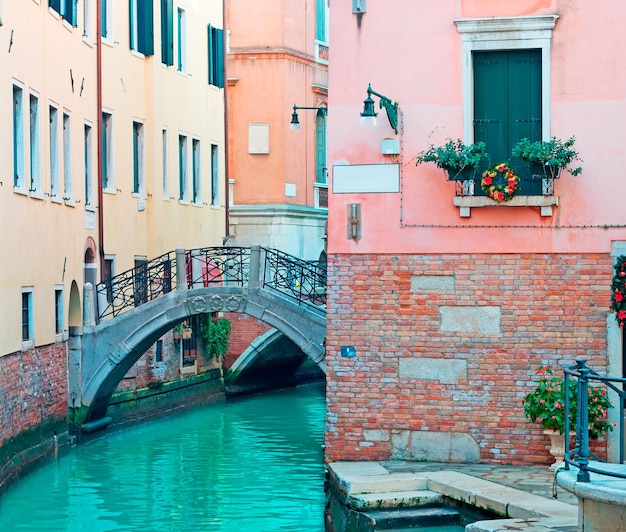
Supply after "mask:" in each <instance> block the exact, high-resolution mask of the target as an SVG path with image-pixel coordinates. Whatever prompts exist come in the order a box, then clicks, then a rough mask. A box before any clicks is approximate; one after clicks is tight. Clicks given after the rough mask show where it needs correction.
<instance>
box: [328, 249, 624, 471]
mask: <svg viewBox="0 0 626 532" xmlns="http://www.w3.org/2000/svg"><path fill="white" fill-rule="evenodd" d="M328 273H329V280H328V287H329V303H328V319H327V355H326V357H327V358H326V361H327V416H328V418H327V432H326V459H327V461H336V460H385V459H403V460H404V459H410V460H444V461H482V462H491V463H513V464H522V463H549V462H550V460H551V457H550V455H549V453H548V450H547V446H548V444H549V441H548V439H547V437H546V436H544V435H543V434H542V429H541V427H540V426H539V425H537V424H532V423H531V422H530V421H528V420H526V418H525V417H524V414H523V410H522V403H521V401H522V398H523V397H524V396H525V395H526V394H527V393H528V392H529V391H530V390H531V389H533V388H534V387H535V386H536V383H535V379H536V376H535V371H536V369H537V368H538V366H540V365H547V366H551V367H552V368H554V369H555V370H556V371H558V372H560V368H561V367H562V366H563V365H570V364H573V363H574V360H575V359H576V358H581V357H583V358H585V359H587V360H588V361H589V364H590V366H591V367H593V368H594V369H596V370H598V371H600V372H603V373H604V372H605V371H606V317H607V312H608V310H609V304H610V285H611V275H612V259H611V257H610V256H609V255H608V254H606V255H604V254H590V255H570V254H566V255H558V254H511V255H470V254H467V255H442V256H425V255H413V256H390V255H335V256H330V257H329V269H328ZM342 346H354V347H355V348H356V356H355V357H353V358H350V357H342V356H341V347H342ZM602 447H603V444H602V442H600V443H599V444H596V447H595V448H596V450H602Z"/></svg>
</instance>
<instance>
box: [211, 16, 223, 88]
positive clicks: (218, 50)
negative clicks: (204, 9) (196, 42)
mask: <svg viewBox="0 0 626 532" xmlns="http://www.w3.org/2000/svg"><path fill="white" fill-rule="evenodd" d="M223 34H224V32H223V30H221V29H219V28H215V27H214V26H211V25H210V24H209V29H208V41H209V85H215V86H216V87H220V88H223V87H224V44H223V42H224V41H223Z"/></svg>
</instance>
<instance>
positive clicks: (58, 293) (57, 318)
mask: <svg viewBox="0 0 626 532" xmlns="http://www.w3.org/2000/svg"><path fill="white" fill-rule="evenodd" d="M63 304H64V302H63V286H60V285H57V286H55V287H54V334H55V335H57V336H58V335H61V334H63V329H64V326H65V323H64V320H63Z"/></svg>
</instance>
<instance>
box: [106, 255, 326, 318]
mask: <svg viewBox="0 0 626 532" xmlns="http://www.w3.org/2000/svg"><path fill="white" fill-rule="evenodd" d="M255 249H256V250H257V251H256V254H257V257H258V261H257V263H256V266H255V267H254V268H255V272H250V265H251V248H248V247H206V248H197V249H191V250H187V251H185V250H182V249H179V250H177V251H176V252H174V251H171V252H169V253H165V254H164V255H161V256H160V257H157V258H156V259H152V260H151V261H148V262H146V263H143V264H140V265H138V266H136V267H135V268H131V269H130V270H127V271H125V272H123V273H121V274H119V275H116V276H115V277H112V278H111V279H108V280H106V281H104V282H102V283H100V284H98V285H97V286H96V304H97V308H98V311H97V316H98V321H101V320H104V319H108V318H113V317H115V316H117V315H119V314H120V313H122V312H124V311H125V310H128V309H130V308H133V307H138V306H139V305H142V304H144V303H146V302H148V301H151V300H153V299H155V298H157V297H159V296H162V295H164V294H166V293H168V292H171V291H172V290H175V289H191V288H202V287H205V288H206V287H209V286H211V285H217V286H241V287H244V286H248V284H249V281H250V276H251V275H254V277H255V279H256V280H257V281H258V283H259V285H260V286H262V287H263V288H267V289H270V290H274V291H277V292H280V293H281V294H283V295H284V296H286V297H289V298H292V299H294V300H296V301H297V302H298V304H305V305H315V306H320V305H325V304H326V267H325V265H320V264H319V263H317V262H310V261H305V260H302V259H298V258H297V257H294V256H292V255H289V254H287V253H283V252H281V251H277V250H274V249H269V248H260V247H258V246H255ZM259 270H260V271H259Z"/></svg>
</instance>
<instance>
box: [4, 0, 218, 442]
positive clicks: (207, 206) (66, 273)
mask: <svg viewBox="0 0 626 532" xmlns="http://www.w3.org/2000/svg"><path fill="white" fill-rule="evenodd" d="M0 20H1V23H2V25H1V26H0V43H2V44H1V48H2V50H1V51H0V123H1V124H2V127H1V128H0V137H1V138H2V142H0V161H1V163H0V165H1V166H0V168H1V169H2V171H1V172H0V227H1V229H2V230H1V231H0V244H1V245H0V249H2V251H3V258H4V260H3V261H2V266H0V301H1V302H2V305H1V307H0V316H2V319H1V320H0V391H1V393H0V427H1V428H0V450H1V446H2V445H3V443H4V442H5V441H6V440H8V439H10V438H12V437H15V436H17V435H18V434H20V433H23V432H24V431H28V430H30V429H32V428H33V427H36V426H38V425H39V424H44V423H48V422H51V423H55V422H58V421H60V420H62V419H63V417H64V416H65V414H66V411H67V401H68V398H67V355H66V341H67V339H68V329H69V327H73V326H76V327H80V326H81V325H82V322H83V316H82V292H83V283H84V282H91V283H98V282H100V281H102V280H104V279H107V278H108V277H109V276H111V275H115V274H116V273H120V272H122V271H125V270H127V269H130V268H132V267H134V266H136V265H138V264H141V263H143V262H145V261H146V260H150V259H151V258H154V257H157V256H159V255H161V254H163V253H165V252H167V251H171V250H173V249H174V248H176V247H185V248H191V247H203V246H211V245H221V243H222V240H223V238H224V236H225V235H226V231H227V230H226V210H225V204H226V194H227V190H226V189H225V186H224V183H225V176H226V174H225V166H226V164H225V162H226V149H225V134H224V130H225V129H224V128H225V125H224V124H225V121H224V114H225V106H224V88H223V87H224V74H223V59H222V55H223V44H222V42H223V41H222V39H223V7H222V1H221V0H202V1H197V0H177V1H176V2H174V1H173V0H131V1H130V3H129V2H119V1H114V0H83V1H81V2H77V1H76V0H24V1H20V2H16V1H10V2H9V1H6V0H0ZM42 383H45V386H44V385H42ZM42 389H45V393H42Z"/></svg>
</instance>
